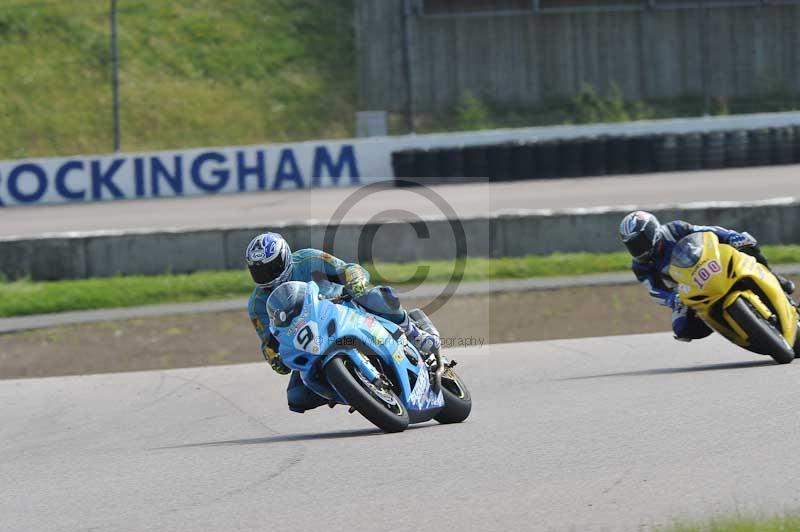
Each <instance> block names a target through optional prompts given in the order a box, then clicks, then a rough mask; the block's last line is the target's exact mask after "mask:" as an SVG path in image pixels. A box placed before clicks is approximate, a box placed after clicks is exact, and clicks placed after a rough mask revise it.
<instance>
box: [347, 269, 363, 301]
mask: <svg viewBox="0 0 800 532" xmlns="http://www.w3.org/2000/svg"><path fill="white" fill-rule="evenodd" d="M344 276H345V281H346V284H345V290H346V291H347V293H348V294H350V295H351V296H353V297H354V298H357V297H360V296H363V295H364V294H366V293H367V272H365V271H364V269H363V268H362V267H361V266H357V265H352V266H348V267H347V268H346V269H345V270H344Z"/></svg>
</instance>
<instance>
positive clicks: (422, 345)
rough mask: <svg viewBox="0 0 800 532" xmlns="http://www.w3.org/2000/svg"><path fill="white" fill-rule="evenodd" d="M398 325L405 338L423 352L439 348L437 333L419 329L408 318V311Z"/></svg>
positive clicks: (426, 352) (427, 353) (430, 352)
mask: <svg viewBox="0 0 800 532" xmlns="http://www.w3.org/2000/svg"><path fill="white" fill-rule="evenodd" d="M398 325H399V326H400V328H401V329H402V330H403V333H404V334H405V335H406V338H408V340H409V341H410V342H411V343H412V344H414V347H416V348H417V349H418V350H419V351H420V352H422V353H423V354H425V355H430V354H432V353H434V352H436V351H438V350H439V347H440V346H441V342H440V340H439V335H438V334H431V333H429V332H427V331H425V330H423V329H421V328H420V327H419V326H417V324H416V323H414V321H412V320H411V318H409V316H408V312H406V317H405V318H404V319H403V321H402V322H401V323H399V324H398Z"/></svg>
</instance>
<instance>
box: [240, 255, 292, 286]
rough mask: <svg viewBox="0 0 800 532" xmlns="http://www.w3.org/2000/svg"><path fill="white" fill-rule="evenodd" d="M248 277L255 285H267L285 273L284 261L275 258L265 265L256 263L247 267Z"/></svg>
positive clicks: (281, 258)
mask: <svg viewBox="0 0 800 532" xmlns="http://www.w3.org/2000/svg"><path fill="white" fill-rule="evenodd" d="M248 268H249V269H250V275H251V276H252V277H253V281H255V282H256V284H260V285H264V284H269V283H271V282H272V281H274V280H275V279H277V278H278V277H280V275H281V274H282V273H283V272H284V271H286V261H284V260H283V257H276V258H275V259H273V260H271V261H269V262H267V263H260V262H259V263H256V264H251V265H249V266H248Z"/></svg>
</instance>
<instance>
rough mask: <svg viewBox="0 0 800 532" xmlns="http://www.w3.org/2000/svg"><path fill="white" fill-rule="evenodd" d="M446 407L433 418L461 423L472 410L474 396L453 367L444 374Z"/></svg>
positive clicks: (443, 390) (443, 384) (441, 421)
mask: <svg viewBox="0 0 800 532" xmlns="http://www.w3.org/2000/svg"><path fill="white" fill-rule="evenodd" d="M442 395H444V407H443V408H442V409H441V410H440V411H439V413H438V414H436V416H434V418H433V419H435V420H436V421H438V422H439V423H461V422H462V421H464V420H465V419H467V417H469V414H470V412H471V411H472V396H471V395H470V393H469V390H468V389H467V387H466V385H465V384H464V383H463V382H462V381H461V378H460V377H459V376H458V375H456V372H455V371H453V369H452V368H447V369H446V370H445V372H444V375H442Z"/></svg>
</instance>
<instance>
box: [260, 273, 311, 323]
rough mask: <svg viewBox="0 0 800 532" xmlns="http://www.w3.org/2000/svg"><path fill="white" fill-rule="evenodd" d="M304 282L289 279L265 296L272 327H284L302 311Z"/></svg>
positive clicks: (304, 295)
mask: <svg viewBox="0 0 800 532" xmlns="http://www.w3.org/2000/svg"><path fill="white" fill-rule="evenodd" d="M306 288H307V287H306V283H301V282H299V281H289V282H286V283H283V284H282V285H280V286H279V287H278V288H276V289H275V290H274V291H273V292H272V293H271V294H270V295H269V298H267V314H268V315H269V319H270V322H271V325H272V326H273V327H286V326H287V325H289V324H290V323H291V322H292V320H293V319H295V318H296V317H297V316H299V315H300V313H301V312H302V311H303V304H304V303H305V298H306Z"/></svg>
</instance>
